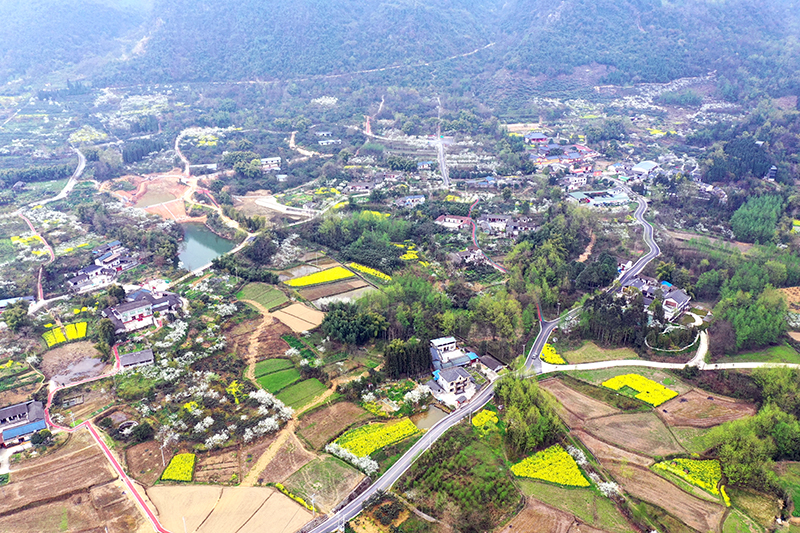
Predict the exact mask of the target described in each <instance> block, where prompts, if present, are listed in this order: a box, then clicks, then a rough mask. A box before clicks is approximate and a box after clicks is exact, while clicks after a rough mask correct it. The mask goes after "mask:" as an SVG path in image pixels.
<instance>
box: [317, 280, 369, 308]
mask: <svg viewBox="0 0 800 533" xmlns="http://www.w3.org/2000/svg"><path fill="white" fill-rule="evenodd" d="M376 290H378V289H376V288H375V287H373V286H372V285H366V286H364V287H361V288H360V289H355V290H352V291H347V292H343V293H341V294H335V295H334V296H335V298H333V296H332V297H331V298H332V299H334V300H336V301H348V300H350V301H355V300H358V299H359V298H361V297H362V296H364V295H365V294H367V293H370V292H374V291H376ZM311 303H312V304H314V307H320V305H319V304H320V299H317V300H314V301H312V302H311Z"/></svg>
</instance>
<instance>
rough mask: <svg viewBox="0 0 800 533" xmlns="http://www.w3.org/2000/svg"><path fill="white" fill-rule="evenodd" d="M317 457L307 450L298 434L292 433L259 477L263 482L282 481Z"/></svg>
mask: <svg viewBox="0 0 800 533" xmlns="http://www.w3.org/2000/svg"><path fill="white" fill-rule="evenodd" d="M315 457H316V456H315V455H314V454H313V453H311V452H309V451H306V449H305V448H303V445H302V444H301V443H300V441H299V440H298V439H297V436H296V435H294V434H292V435H290V436H289V438H288V439H287V440H286V442H285V443H284V444H283V446H281V447H280V449H279V450H278V453H277V454H276V455H275V458H274V459H273V460H272V461H271V462H270V463H269V465H267V468H265V469H264V471H263V472H261V474H259V476H258V479H259V480H260V481H261V483H282V482H283V481H285V480H286V478H288V477H289V476H291V475H292V474H294V473H295V472H297V471H298V470H299V469H300V468H302V467H303V466H304V465H306V464H307V463H308V462H309V461H312V460H313V459H314V458H315Z"/></svg>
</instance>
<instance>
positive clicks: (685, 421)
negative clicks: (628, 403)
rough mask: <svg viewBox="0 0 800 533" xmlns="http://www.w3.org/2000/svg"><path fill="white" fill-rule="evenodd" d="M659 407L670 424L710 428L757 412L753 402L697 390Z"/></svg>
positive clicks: (663, 417) (660, 413) (661, 414)
mask: <svg viewBox="0 0 800 533" xmlns="http://www.w3.org/2000/svg"><path fill="white" fill-rule="evenodd" d="M709 398H713V399H711V400H709ZM658 409H659V411H658V416H660V417H661V418H662V419H663V420H664V421H665V422H666V423H667V424H669V425H670V426H691V427H696V428H710V427H713V426H717V425H719V424H722V423H724V422H729V421H731V420H736V419H737V418H742V417H745V416H751V415H754V414H756V408H755V407H754V406H753V405H751V404H748V403H744V402H739V401H736V400H733V399H731V398H725V397H724V396H719V395H717V394H709V393H707V392H703V391H697V390H692V391H689V392H687V393H686V394H683V395H681V396H678V397H677V398H673V399H671V400H670V401H668V402H666V403H664V404H662V405H661V406H659V408H658Z"/></svg>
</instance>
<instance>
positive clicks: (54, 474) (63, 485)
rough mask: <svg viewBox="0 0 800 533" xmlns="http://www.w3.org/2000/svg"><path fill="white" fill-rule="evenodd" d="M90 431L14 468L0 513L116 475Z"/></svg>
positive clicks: (84, 487) (92, 484)
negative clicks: (57, 448)
mask: <svg viewBox="0 0 800 533" xmlns="http://www.w3.org/2000/svg"><path fill="white" fill-rule="evenodd" d="M116 478H117V476H116V474H115V473H114V472H113V471H112V470H111V465H109V463H108V460H107V459H106V458H105V456H103V454H102V453H101V451H100V448H98V447H97V445H96V444H95V443H94V441H93V440H92V439H91V436H90V435H89V432H88V431H85V430H84V431H79V432H77V433H76V434H74V435H72V436H71V437H70V440H69V442H67V444H65V445H64V446H63V447H62V448H61V449H59V450H58V451H56V452H54V453H52V454H49V455H46V456H44V457H41V458H38V459H32V460H29V461H26V462H24V463H22V464H21V465H20V466H19V467H13V468H12V469H11V483H9V484H8V485H6V486H5V487H3V497H2V498H0V513H7V512H9V511H13V510H14V509H19V508H21V507H25V506H29V505H35V503H36V502H37V501H43V500H52V499H55V498H59V497H63V496H67V495H69V494H72V493H77V492H80V491H82V490H87V489H89V488H90V487H93V486H95V485H102V484H104V483H108V482H109V481H112V480H114V479H116Z"/></svg>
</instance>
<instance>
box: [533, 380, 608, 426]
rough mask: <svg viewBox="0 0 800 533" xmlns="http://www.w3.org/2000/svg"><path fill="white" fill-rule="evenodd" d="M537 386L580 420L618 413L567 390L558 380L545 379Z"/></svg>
mask: <svg viewBox="0 0 800 533" xmlns="http://www.w3.org/2000/svg"><path fill="white" fill-rule="evenodd" d="M539 385H540V386H541V387H542V388H543V389H545V390H546V391H548V392H550V393H551V394H552V395H553V396H555V397H556V399H558V401H559V403H560V404H561V405H563V406H564V408H565V409H567V410H568V411H570V412H571V413H572V414H574V415H575V416H576V417H577V418H579V419H581V420H584V421H585V420H588V419H590V418H597V417H599V416H608V415H613V414H617V413H619V410H618V409H615V408H613V407H611V406H610V405H607V404H604V403H603V402H601V401H598V400H595V399H594V398H590V397H588V396H585V395H583V394H581V393H579V392H577V391H575V390H573V389H571V388H569V387H568V386H567V385H566V384H565V383H564V382H563V381H561V380H560V379H556V378H552V379H546V380H544V381H541V382H540V383H539Z"/></svg>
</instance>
